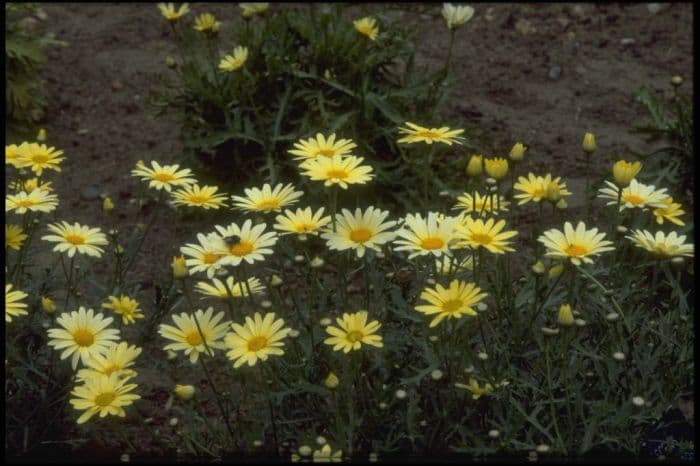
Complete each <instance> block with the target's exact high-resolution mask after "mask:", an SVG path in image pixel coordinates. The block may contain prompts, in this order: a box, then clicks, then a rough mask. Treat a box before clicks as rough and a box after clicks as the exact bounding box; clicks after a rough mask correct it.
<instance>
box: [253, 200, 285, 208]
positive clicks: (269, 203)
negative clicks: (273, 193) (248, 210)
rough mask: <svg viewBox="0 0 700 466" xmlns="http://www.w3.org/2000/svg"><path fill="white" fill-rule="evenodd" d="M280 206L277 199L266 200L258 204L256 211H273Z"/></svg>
mask: <svg viewBox="0 0 700 466" xmlns="http://www.w3.org/2000/svg"><path fill="white" fill-rule="evenodd" d="M279 206H280V201H279V199H266V200H264V201H261V202H258V206H257V207H258V209H260V210H273V209H276V208H278V207H279Z"/></svg>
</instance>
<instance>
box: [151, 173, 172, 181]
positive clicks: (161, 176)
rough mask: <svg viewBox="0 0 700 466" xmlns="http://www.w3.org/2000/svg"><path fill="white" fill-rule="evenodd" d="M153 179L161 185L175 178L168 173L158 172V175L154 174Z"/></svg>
mask: <svg viewBox="0 0 700 466" xmlns="http://www.w3.org/2000/svg"><path fill="white" fill-rule="evenodd" d="M153 179H154V180H156V181H161V182H163V183H167V182H168V181H172V180H174V179H175V177H174V176H173V175H171V174H170V173H165V172H160V173H154V174H153Z"/></svg>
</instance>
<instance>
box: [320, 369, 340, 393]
mask: <svg viewBox="0 0 700 466" xmlns="http://www.w3.org/2000/svg"><path fill="white" fill-rule="evenodd" d="M339 383H340V380H338V376H337V375H335V374H334V373H333V372H329V373H328V377H326V380H324V381H323V385H325V386H326V388H330V389H334V388H335V387H337V386H338V384H339Z"/></svg>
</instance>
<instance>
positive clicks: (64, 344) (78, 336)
mask: <svg viewBox="0 0 700 466" xmlns="http://www.w3.org/2000/svg"><path fill="white" fill-rule="evenodd" d="M113 320H114V319H112V318H111V317H107V318H105V317H104V316H103V315H102V314H101V313H100V314H95V311H93V310H92V309H87V310H86V309H85V308H84V307H83V306H80V308H79V309H78V310H77V311H73V312H71V313H70V314H69V313H67V312H64V313H63V314H61V315H60V316H59V317H58V318H56V322H57V323H58V324H59V325H60V326H61V327H60V328H51V329H49V331H48V334H49V338H50V340H49V343H48V345H49V346H53V347H54V349H56V350H63V352H62V353H61V360H63V359H66V358H67V357H69V356H71V355H72V356H73V359H72V361H71V363H72V365H73V370H75V369H76V368H77V367H78V360H79V359H80V360H81V361H82V362H83V364H85V365H87V364H88V363H89V361H90V359H91V358H92V357H93V356H95V355H97V354H104V353H105V352H106V351H107V350H108V349H109V348H110V347H111V346H112V345H114V340H119V330H117V329H113V328H107V327H108V325H109V324H111V323H112V321H113Z"/></svg>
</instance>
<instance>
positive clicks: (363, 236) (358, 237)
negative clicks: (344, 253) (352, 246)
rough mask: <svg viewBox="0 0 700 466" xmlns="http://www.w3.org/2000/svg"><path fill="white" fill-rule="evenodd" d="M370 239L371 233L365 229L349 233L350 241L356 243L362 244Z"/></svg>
mask: <svg viewBox="0 0 700 466" xmlns="http://www.w3.org/2000/svg"><path fill="white" fill-rule="evenodd" d="M371 237H372V232H371V231H370V230H369V229H367V228H358V229H356V230H352V231H351V232H350V240H351V241H354V242H356V243H364V242H365V241H367V240H368V239H370V238H371Z"/></svg>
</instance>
